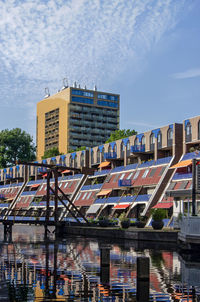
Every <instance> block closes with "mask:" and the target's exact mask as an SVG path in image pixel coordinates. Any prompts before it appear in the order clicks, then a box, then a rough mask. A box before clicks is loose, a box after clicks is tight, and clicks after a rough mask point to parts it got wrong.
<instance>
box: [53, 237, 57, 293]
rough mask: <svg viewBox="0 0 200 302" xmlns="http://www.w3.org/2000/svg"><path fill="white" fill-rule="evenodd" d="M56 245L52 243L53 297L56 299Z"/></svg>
mask: <svg viewBox="0 0 200 302" xmlns="http://www.w3.org/2000/svg"><path fill="white" fill-rule="evenodd" d="M57 254H58V243H57V242H55V243H54V267H53V297H54V298H56V283H57Z"/></svg>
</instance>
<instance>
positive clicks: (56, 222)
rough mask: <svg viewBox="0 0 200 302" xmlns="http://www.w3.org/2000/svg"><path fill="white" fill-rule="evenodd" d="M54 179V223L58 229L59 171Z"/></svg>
mask: <svg viewBox="0 0 200 302" xmlns="http://www.w3.org/2000/svg"><path fill="white" fill-rule="evenodd" d="M54 178H55V196H54V200H55V205H54V223H55V227H56V229H57V224H58V170H57V169H55V170H54Z"/></svg>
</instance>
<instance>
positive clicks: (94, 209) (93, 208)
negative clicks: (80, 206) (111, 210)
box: [86, 204, 102, 214]
mask: <svg viewBox="0 0 200 302" xmlns="http://www.w3.org/2000/svg"><path fill="white" fill-rule="evenodd" d="M101 206H102V204H92V205H91V206H90V207H89V209H88V210H87V212H86V214H95V213H96V212H97V211H98V210H99V209H100V207H101Z"/></svg>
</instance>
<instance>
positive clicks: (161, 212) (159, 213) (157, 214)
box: [151, 209, 167, 221]
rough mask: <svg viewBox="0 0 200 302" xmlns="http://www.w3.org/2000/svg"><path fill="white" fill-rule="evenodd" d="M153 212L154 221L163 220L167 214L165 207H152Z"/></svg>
mask: <svg viewBox="0 0 200 302" xmlns="http://www.w3.org/2000/svg"><path fill="white" fill-rule="evenodd" d="M151 214H152V219H153V220H154V221H158V220H163V219H164V218H165V217H166V216H167V212H166V210H165V209H152V210H151Z"/></svg>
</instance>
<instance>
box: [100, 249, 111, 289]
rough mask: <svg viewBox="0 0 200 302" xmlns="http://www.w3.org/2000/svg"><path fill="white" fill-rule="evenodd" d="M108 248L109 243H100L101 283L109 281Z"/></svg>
mask: <svg viewBox="0 0 200 302" xmlns="http://www.w3.org/2000/svg"><path fill="white" fill-rule="evenodd" d="M110 250H111V246H110V245H109V244H101V245H100V281H101V283H102V284H109V283H110Z"/></svg>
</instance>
